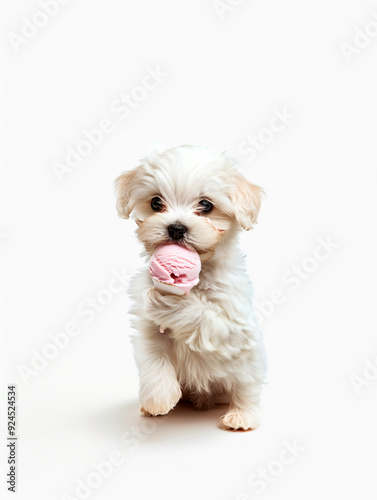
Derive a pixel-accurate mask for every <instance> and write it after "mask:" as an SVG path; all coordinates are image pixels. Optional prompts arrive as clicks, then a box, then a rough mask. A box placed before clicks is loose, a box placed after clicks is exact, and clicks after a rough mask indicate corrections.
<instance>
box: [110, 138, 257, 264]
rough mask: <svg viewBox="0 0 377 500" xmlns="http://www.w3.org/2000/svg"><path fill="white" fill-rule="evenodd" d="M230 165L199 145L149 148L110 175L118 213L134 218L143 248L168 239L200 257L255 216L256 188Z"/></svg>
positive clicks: (231, 162) (222, 156)
mask: <svg viewBox="0 0 377 500" xmlns="http://www.w3.org/2000/svg"><path fill="white" fill-rule="evenodd" d="M236 166H237V165H236V162H235V161H234V160H232V159H231V158H230V157H228V156H227V155H225V154H216V153H214V152H213V151H211V150H209V149H207V148H204V147H201V146H180V147H177V148H173V149H169V150H164V151H162V152H154V153H152V154H151V155H149V156H148V157H146V158H143V159H142V160H141V164H140V166H138V167H136V168H134V169H133V170H129V171H127V172H124V173H123V174H121V175H120V176H119V177H118V178H117V179H116V181H115V190H116V196H117V210H118V213H119V215H120V216H121V217H123V218H124V219H128V218H129V217H130V216H131V215H132V217H133V218H135V220H136V222H137V224H138V229H137V235H138V238H139V239H140V241H141V242H142V243H143V244H144V246H145V249H146V251H147V252H148V253H149V254H152V253H153V252H154V250H155V249H156V247H157V246H159V245H161V244H164V243H172V242H174V243H178V244H180V245H182V246H184V247H186V248H189V249H191V250H196V251H197V252H198V253H199V254H200V256H201V258H202V260H206V259H208V258H210V257H211V256H212V255H213V254H214V252H215V249H216V247H217V245H218V244H219V243H220V242H221V241H223V240H226V239H229V238H231V237H232V236H233V235H234V234H235V232H237V229H240V228H243V229H246V230H248V229H251V228H252V227H253V225H254V224H255V223H256V221H257V216H258V212H259V207H260V202H261V195H262V190H261V189H260V188H259V187H258V186H255V185H254V184H251V183H250V182H249V181H248V180H246V179H245V178H244V177H243V176H242V175H241V174H240V173H239V172H237V169H236Z"/></svg>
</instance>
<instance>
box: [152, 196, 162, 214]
mask: <svg viewBox="0 0 377 500" xmlns="http://www.w3.org/2000/svg"><path fill="white" fill-rule="evenodd" d="M151 207H152V210H154V211H155V212H162V210H163V208H164V205H163V203H162V200H161V198H160V197H159V196H155V197H154V198H152V201H151Z"/></svg>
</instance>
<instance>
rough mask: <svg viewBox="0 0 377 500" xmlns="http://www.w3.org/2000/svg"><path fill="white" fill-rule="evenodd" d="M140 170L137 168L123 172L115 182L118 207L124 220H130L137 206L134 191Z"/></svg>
mask: <svg viewBox="0 0 377 500" xmlns="http://www.w3.org/2000/svg"><path fill="white" fill-rule="evenodd" d="M138 169H139V167H136V168H134V169H132V170H128V171H127V172H123V174H121V175H120V176H119V177H118V178H117V179H116V180H115V182H114V188H115V195H116V207H117V211H118V214H119V216H120V217H122V219H128V218H129V217H130V214H131V212H132V210H133V208H134V206H135V196H134V193H133V191H134V188H135V185H136V181H137V178H138Z"/></svg>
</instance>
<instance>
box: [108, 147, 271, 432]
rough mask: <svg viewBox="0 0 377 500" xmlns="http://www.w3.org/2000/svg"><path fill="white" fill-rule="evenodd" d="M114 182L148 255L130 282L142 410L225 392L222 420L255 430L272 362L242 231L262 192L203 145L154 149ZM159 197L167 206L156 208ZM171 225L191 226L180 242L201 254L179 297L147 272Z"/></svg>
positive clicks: (199, 401)
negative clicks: (208, 206)
mask: <svg viewBox="0 0 377 500" xmlns="http://www.w3.org/2000/svg"><path fill="white" fill-rule="evenodd" d="M115 187H116V193H117V209H118V212H119V215H120V216H121V217H123V218H128V217H129V216H130V215H132V217H133V218H135V220H136V222H137V224H138V229H137V234H138V237H139V239H140V240H141V242H142V243H143V244H144V248H145V256H146V258H147V265H146V267H145V268H144V269H142V270H141V271H140V272H139V273H138V274H137V275H136V277H135V278H134V280H133V283H132V286H131V289H130V292H131V295H132V298H133V299H134V305H133V308H132V311H131V312H132V314H133V318H134V323H133V324H134V327H135V328H136V330H137V331H138V334H137V335H135V336H134V337H133V342H134V348H135V358H136V362H137V364H138V368H139V373H140V394H139V397H140V403H141V411H142V412H143V413H144V414H146V415H163V414H166V413H168V412H169V411H170V410H172V409H173V408H174V406H175V405H176V404H177V402H178V401H179V399H180V398H181V397H185V398H188V399H190V400H191V401H193V402H194V403H195V404H196V405H197V406H198V407H200V408H205V407H208V406H211V405H212V404H214V403H215V402H216V400H217V398H218V397H219V396H224V395H226V396H227V397H228V401H229V403H230V405H229V409H228V411H227V412H226V413H225V415H223V416H222V417H221V419H220V422H219V426H220V427H221V428H223V429H232V430H238V429H239V430H246V429H255V428H257V427H258V426H259V423H260V407H259V399H260V392H261V388H262V384H263V381H264V376H265V371H266V361H265V354H264V349H263V344H262V340H261V334H260V331H259V329H258V325H257V323H256V321H255V318H254V316H253V312H252V293H253V290H252V285H251V283H250V281H249V279H248V276H247V274H246V271H245V266H244V258H243V255H242V252H241V250H240V248H239V246H238V233H239V232H240V230H242V228H243V229H250V228H251V227H252V226H253V224H255V223H256V219H257V215H258V211H259V207H260V199H261V194H262V191H261V189H260V188H258V187H257V186H255V185H253V184H251V183H250V182H249V181H247V180H246V179H245V178H244V177H243V176H242V175H241V174H240V173H239V172H238V171H237V167H236V162H235V161H234V160H232V159H231V158H229V157H228V156H227V155H226V154H216V153H214V152H213V151H211V150H209V149H207V148H204V147H201V146H180V147H177V148H173V149H169V150H162V151H158V152H157V151H156V152H153V153H152V154H150V155H149V156H147V157H146V158H144V159H142V160H141V164H140V166H138V167H137V168H135V169H133V170H130V171H127V172H124V173H123V174H122V175H120V177H118V179H117V180H116V182H115ZM157 195H158V196H160V197H161V198H162V199H163V200H164V203H165V210H164V211H163V212H161V213H156V212H154V211H153V210H152V209H151V205H150V203H151V199H152V198H153V197H154V196H157ZM201 199H208V200H210V201H211V202H212V203H213V204H214V207H215V208H214V209H213V211H212V212H211V213H210V214H209V218H210V221H209V222H208V221H207V220H206V217H205V216H203V215H200V213H199V212H198V208H199V207H198V201H199V200H201ZM175 222H179V223H181V224H184V225H185V226H187V228H188V231H187V233H186V235H185V239H184V241H183V242H182V244H183V245H184V246H186V247H187V248H190V249H194V250H196V251H197V252H198V253H199V255H200V257H201V260H202V271H201V273H200V281H199V284H198V285H197V286H196V287H194V288H193V289H192V290H191V293H190V295H189V296H183V297H182V296H176V295H170V294H164V293H162V292H159V291H158V290H157V289H155V288H154V287H153V284H152V281H151V278H150V276H149V273H148V265H149V259H150V256H151V255H152V254H153V252H154V250H155V248H156V247H157V246H158V245H160V244H163V243H167V242H169V236H168V233H167V226H168V225H169V224H172V223H175ZM160 326H162V327H163V328H164V329H165V332H164V333H160Z"/></svg>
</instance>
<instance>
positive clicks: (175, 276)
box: [149, 243, 201, 295]
mask: <svg viewBox="0 0 377 500" xmlns="http://www.w3.org/2000/svg"><path fill="white" fill-rule="evenodd" d="M200 270H201V261H200V257H199V254H198V253H197V252H194V251H192V250H188V249H187V248H185V247H182V246H181V245H176V244H175V243H169V244H167V245H160V246H159V247H157V248H156V250H155V252H154V254H153V256H152V259H151V263H150V266H149V273H150V275H151V276H152V278H153V279H154V280H155V282H156V281H157V282H160V283H164V284H166V285H173V286H175V287H177V288H179V289H180V290H182V291H183V292H184V293H186V294H187V295H188V294H189V293H190V290H191V288H192V287H193V286H195V285H197V284H198V282H199V273H200Z"/></svg>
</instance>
